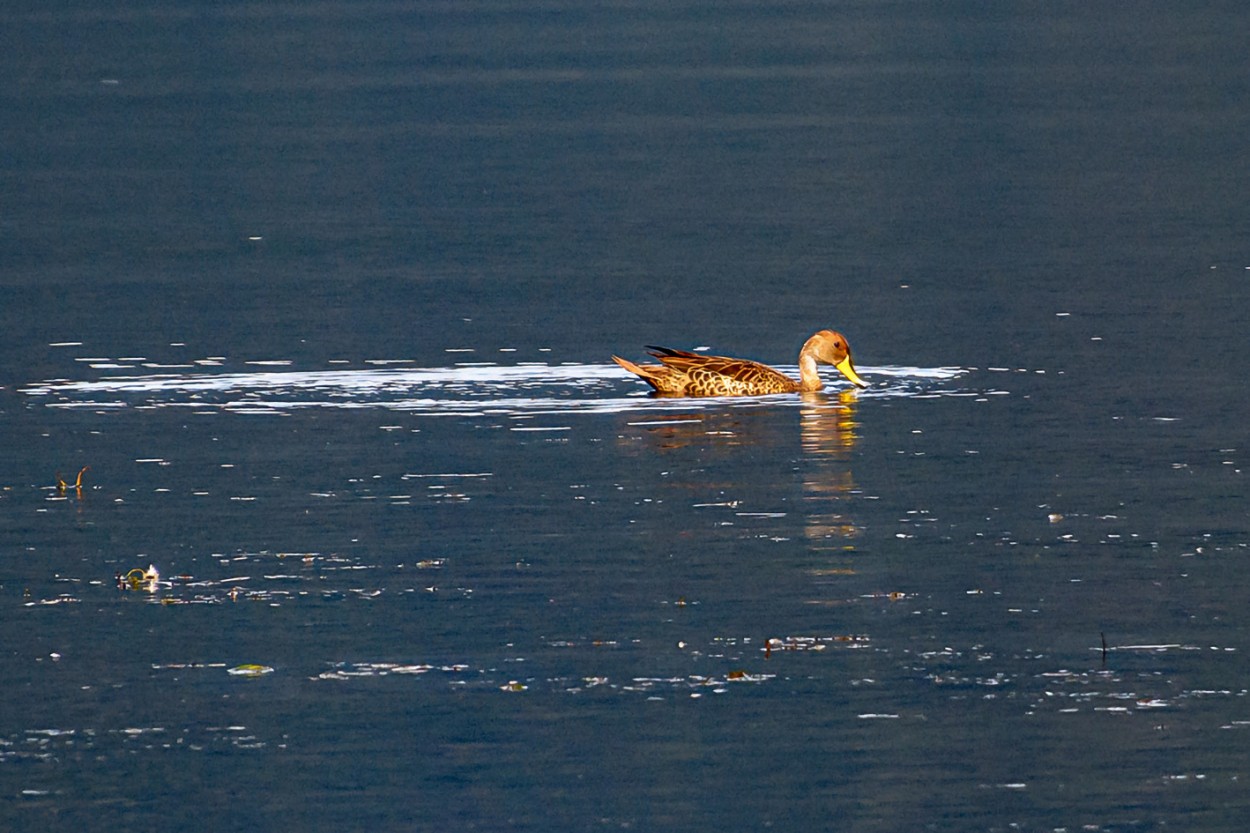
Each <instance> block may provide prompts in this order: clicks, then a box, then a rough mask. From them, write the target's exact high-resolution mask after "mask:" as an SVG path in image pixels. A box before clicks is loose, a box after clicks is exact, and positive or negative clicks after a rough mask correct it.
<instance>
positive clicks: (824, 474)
mask: <svg viewBox="0 0 1250 833" xmlns="http://www.w3.org/2000/svg"><path fill="white" fill-rule="evenodd" d="M802 396H803V407H802V409H801V411H800V417H801V423H800V426H801V442H802V448H803V455H802V462H803V502H804V513H803V514H804V517H805V519H806V523H805V527H804V533H805V535H806V537H807V539H808V541H809V542H810V543H811V544H812V545H814V546H815V547H816V548H818V549H831V550H839V551H842V550H845V549H846V543H845V542H846V540H847V539H849V538H854V537H856V536H857V535H858V534H859V528H858V527H857V526H856V525H855V522H854V520H853V519H852V518H851V516H850V515H849V514H848V513H847V512H846V511H845V509H846V503H847V501H848V499H849V498H850V497H851V496H852V495H853V494H854V492H855V491H856V486H855V477H854V475H853V473H852V472H851V468H850V458H851V450H852V449H853V448H854V447H855V443H856V441H857V440H858V439H859V423H858V422H857V421H856V419H855V408H856V405H857V404H858V394H857V393H856V392H855V391H854V390H846V391H842V392H841V393H839V394H837V395H835V396H828V395H826V394H823V393H805V394H803V395H802Z"/></svg>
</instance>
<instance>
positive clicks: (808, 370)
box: [799, 345, 825, 393]
mask: <svg viewBox="0 0 1250 833" xmlns="http://www.w3.org/2000/svg"><path fill="white" fill-rule="evenodd" d="M804 347H806V345H804ZM824 387H825V383H824V382H823V381H821V379H820V373H818V372H817V370H816V357H815V356H813V355H812V354H811V353H809V352H807V350H806V349H804V350H803V352H802V353H800V354H799V390H800V391H803V392H804V393H807V392H809V391H816V390H824Z"/></svg>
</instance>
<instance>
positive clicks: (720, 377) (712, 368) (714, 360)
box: [647, 345, 798, 396]
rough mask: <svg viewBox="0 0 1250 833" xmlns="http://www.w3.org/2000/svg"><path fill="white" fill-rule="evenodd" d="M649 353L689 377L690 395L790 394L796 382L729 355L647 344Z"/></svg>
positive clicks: (764, 366) (778, 372)
mask: <svg viewBox="0 0 1250 833" xmlns="http://www.w3.org/2000/svg"><path fill="white" fill-rule="evenodd" d="M647 347H648V349H650V350H651V351H652V352H651V355H653V356H655V357H656V358H657V359H659V360H660V362H661V363H662V364H663V365H664V366H665V367H670V368H672V369H673V370H678V371H681V372H682V373H684V374H685V375H686V377H687V378H688V379H689V380H690V381H689V384H688V385H687V392H688V393H690V394H692V395H696V396H698V395H703V396H723V395H748V396H750V395H761V394H769V393H789V392H791V391H794V390H797V389H798V385H797V383H796V382H795V381H794V380H793V379H791V378H790V377H789V376H786V375H785V374H784V373H781V372H780V371H777V370H774V369H773V368H771V367H769V366H768V365H766V364H760V363H759V362H753V361H751V360H750V359H736V358H732V357H730V356H707V355H703V354H702V353H691V352H688V351H686V350H673V349H671V348H668V347H656V346H654V345H647Z"/></svg>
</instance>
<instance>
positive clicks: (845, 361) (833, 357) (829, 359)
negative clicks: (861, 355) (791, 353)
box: [803, 330, 868, 388]
mask: <svg viewBox="0 0 1250 833" xmlns="http://www.w3.org/2000/svg"><path fill="white" fill-rule="evenodd" d="M803 353H807V354H809V355H811V357H812V358H814V359H815V360H816V361H818V362H820V363H821V364H831V365H833V366H834V367H836V368H837V369H838V371H839V372H840V373H841V374H842V375H843V376H845V377H846V378H847V379H849V380H850V381H851V384H853V385H855V386H857V387H861V388H866V387H868V383H867V382H865V381H864V380H863V379H861V378H860V377H859V374H858V373H856V372H855V365H854V364H852V363H851V345H849V344H847V343H846V336H844V335H842V334H841V333H835V332H834V331H833V330H821V331H820V332H818V333H816V335H814V336H812V337H811V338H809V339H808V340H807V343H806V344H804V345H803Z"/></svg>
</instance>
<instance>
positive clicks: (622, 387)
mask: <svg viewBox="0 0 1250 833" xmlns="http://www.w3.org/2000/svg"><path fill="white" fill-rule="evenodd" d="M381 361H385V362H386V363H387V364H390V363H392V362H394V361H396V360H390V359H388V360H379V362H381ZM248 364H249V365H253V366H255V365H259V364H262V363H261V362H248ZM264 364H265V365H268V362H265V363H264ZM370 364H372V362H371V363H370ZM778 369H779V370H781V371H782V372H788V373H790V374H792V375H797V368H795V367H791V366H781V367H779V368H778ZM196 371H197V372H192V373H159V374H151V375H142V376H136V375H118V376H109V377H106V378H102V379H97V380H90V381H88V380H83V381H75V380H66V379H53V380H48V381H44V382H38V383H32V384H29V385H26V386H25V387H23V388H21V389H20V390H21V392H22V393H24V394H26V395H27V396H32V397H39V398H43V399H45V400H46V402H45V404H46V405H47V406H48V407H58V408H126V407H130V408H140V407H142V408H195V409H197V411H214V410H216V411H218V412H231V413H240V414H242V413H250V414H256V413H274V414H278V413H291V412H293V411H298V410H301V409H307V408H331V409H370V408H383V409H387V410H392V411H401V412H409V413H420V414H430V415H440V414H441V415H459V416H493V415H510V414H536V413H567V412H583V413H620V412H629V411H687V412H689V411H702V410H710V409H714V408H723V407H725V405H726V404H727V403H732V404H733V406H734V407H777V406H785V405H790V406H799V405H808V406H810V405H811V404H812V403H811V400H810V398H803V397H798V396H794V395H792V394H779V395H773V396H762V397H741V398H739V397H734V398H732V399H727V398H725V397H710V398H663V397H653V396H650V395H649V388H647V387H646V386H645V385H643V384H642V383H641V382H639V381H638V380H637V379H635V378H634V377H633V376H631V375H629V374H628V373H625V372H624V371H622V370H621V368H619V367H618V366H616V365H615V364H575V363H561V364H558V365H548V364H539V363H533V362H527V363H524V364H518V365H498V364H489V363H482V364H478V363H473V364H456V365H454V366H452V367H431V368H397V367H378V366H371V367H368V368H365V369H359V370H309V371H301V370H257V371H255V372H248V373H213V372H211V367H201V368H196ZM860 373H861V375H862V376H864V377H865V378H866V379H867V380H868V381H869V382H871V383H872V384H871V386H870V387H869V388H867V389H864V390H860V391H858V392H857V393H856V395H857V396H858V397H862V398H878V397H897V396H910V397H918V396H967V395H970V394H979V395H984V394H985V393H987V391H969V390H967V389H958V388H951V387H949V386H948V385H947V383H949V382H950V381H951V380H954V379H956V378H958V377H960V376H963V375H964V374H966V373H967V371H966V370H963V369H961V368H955V367H936V368H924V367H900V366H886V367H864V368H861V369H860ZM826 380H827V381H828V382H830V387H829V388H828V389H827V390H826V393H825V395H826V396H836V395H837V393H838V392H839V391H840V390H843V389H844V388H845V387H846V385H845V384H838V381H839V380H840V377H838V376H837V375H836V373H829V374H828V375H827V376H826ZM830 404H831V405H837V401H836V399H831V400H830Z"/></svg>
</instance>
